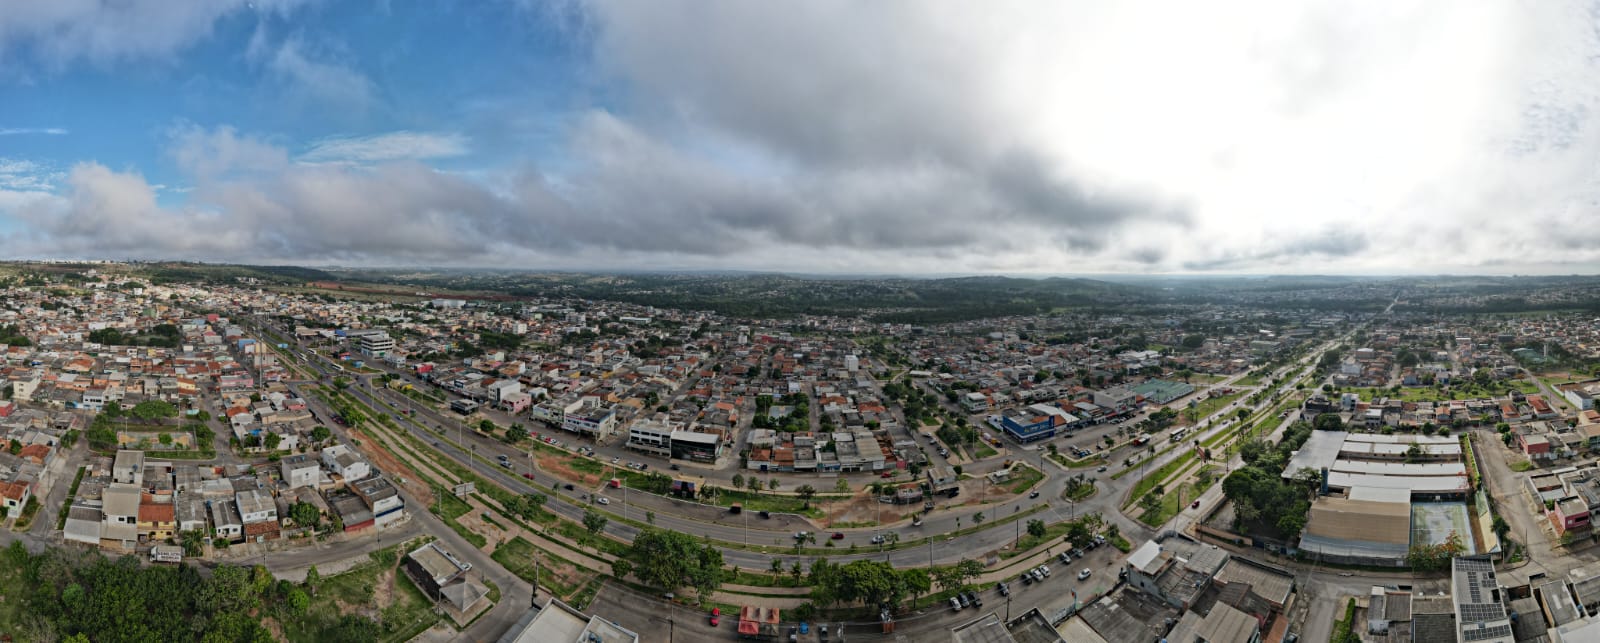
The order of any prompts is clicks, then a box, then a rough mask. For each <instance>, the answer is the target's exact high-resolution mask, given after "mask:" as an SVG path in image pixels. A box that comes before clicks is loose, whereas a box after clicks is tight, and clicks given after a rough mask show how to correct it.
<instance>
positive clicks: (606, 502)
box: [594, 496, 611, 505]
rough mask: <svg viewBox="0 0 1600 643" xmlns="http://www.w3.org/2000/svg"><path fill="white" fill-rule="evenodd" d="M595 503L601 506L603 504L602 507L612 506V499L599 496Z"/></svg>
mask: <svg viewBox="0 0 1600 643" xmlns="http://www.w3.org/2000/svg"><path fill="white" fill-rule="evenodd" d="M594 501H595V502H598V503H600V504H602V505H609V504H611V499H610V498H606V497H604V496H597V497H596V498H595V499H594Z"/></svg>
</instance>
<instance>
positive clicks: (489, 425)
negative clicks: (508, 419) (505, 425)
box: [478, 420, 494, 433]
mask: <svg viewBox="0 0 1600 643" xmlns="http://www.w3.org/2000/svg"><path fill="white" fill-rule="evenodd" d="M478 430H479V431H482V432H484V433H494V420H479V421H478Z"/></svg>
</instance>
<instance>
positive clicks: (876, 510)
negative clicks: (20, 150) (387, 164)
mask: <svg viewBox="0 0 1600 643" xmlns="http://www.w3.org/2000/svg"><path fill="white" fill-rule="evenodd" d="M9 268H10V269H11V270H12V272H13V274H12V275H11V276H9V277H6V280H5V282H4V283H3V284H0V285H3V287H4V289H3V290H0V296H3V298H4V302H5V303H4V310H3V311H0V323H3V324H4V327H3V332H0V335H4V336H5V339H4V343H5V344H6V345H7V349H6V351H5V353H4V360H5V363H4V365H3V367H0V378H3V390H4V392H5V400H4V401H3V402H0V441H3V443H4V444H5V445H8V446H6V447H5V448H3V449H0V497H3V499H4V508H5V512H6V519H5V525H6V527H7V528H8V529H7V531H6V532H5V533H4V537H5V539H6V541H7V542H8V543H9V544H10V549H9V550H8V553H7V564H6V571H4V575H5V576H6V582H7V586H9V587H33V588H36V589H35V590H33V591H32V592H29V591H24V592H23V593H21V594H19V595H17V598H16V599H15V600H13V599H12V598H11V597H8V600H7V601H6V603H5V605H6V607H3V608H0V627H3V628H5V631H7V632H8V633H10V634H11V635H12V636H14V637H17V638H25V639H35V638H50V637H51V636H55V635H58V634H59V635H61V636H62V637H63V638H66V635H67V634H71V635H74V636H76V635H84V636H87V637H88V638H89V639H91V640H92V639H98V638H105V637H113V638H114V637H116V636H119V634H118V631H117V630H116V629H114V628H115V627H116V626H115V625H113V624H112V623H111V622H110V621H106V620H104V619H105V618H106V616H105V614H103V613H101V612H103V611H104V610H114V609H121V608H118V607H115V606H116V605H122V606H128V605H131V603H128V602H127V601H133V600H149V598H145V599H139V598H138V597H137V594H138V590H137V589H136V588H137V587H138V586H141V585H142V584H145V583H151V582H166V583H168V584H169V585H172V587H170V588H168V589H167V590H164V591H167V592H170V593H172V594H173V597H171V600H172V601H175V605H181V606H184V607H181V608H177V609H179V612H184V611H194V612H196V613H204V612H206V611H207V610H212V609H215V608H216V607H217V606H218V605H220V604H219V603H217V601H219V600H221V601H225V603H224V604H229V605H234V606H235V608H239V607H240V606H246V608H247V609H248V610H250V611H251V613H252V614H254V615H255V617H256V618H251V619H246V620H240V619H237V618H233V619H226V618H220V617H219V618H214V619H211V620H208V621H205V624H204V625H203V629H204V631H206V632H208V633H215V634H217V635H219V636H224V637H243V638H249V637H254V636H265V637H268V638H279V639H288V640H371V639H379V640H397V641H398V640H451V639H454V638H462V637H464V638H468V639H472V640H495V639H499V640H503V641H549V640H568V639H569V638H570V639H571V640H601V641H633V640H665V639H660V638H659V637H660V635H661V634H662V632H663V631H664V632H665V634H666V638H671V637H672V636H675V635H676V636H684V637H686V640H688V639H689V638H692V639H693V640H733V639H736V638H750V639H768V640H797V641H798V640H807V641H810V640H838V639H840V638H842V637H844V636H850V637H852V638H863V637H873V638H876V637H880V636H885V635H888V636H894V637H899V636H913V635H914V636H929V635H931V636H934V637H936V638H938V637H945V638H950V639H951V640H955V641H992V640H1026V641H1034V640H1066V641H1111V642H1121V641H1141V640H1143V641H1155V640H1162V639H1164V640H1176V641H1237V642H1240V643H1250V642H1254V641H1290V640H1298V639H1301V638H1303V639H1305V640H1324V639H1331V640H1336V641H1351V640H1371V641H1387V640H1393V641H1402V640H1418V641H1431V640H1473V641H1528V640H1541V637H1542V640H1548V641H1581V640H1592V638H1591V637H1593V636H1595V635H1596V633H1597V632H1600V624H1597V623H1600V617H1597V616H1596V614H1597V611H1596V610H1600V594H1596V593H1595V587H1597V586H1600V564H1597V557H1596V555H1595V554H1596V551H1597V550H1595V548H1594V545H1595V544H1596V542H1597V540H1600V539H1597V536H1596V534H1597V532H1594V529H1593V525H1592V522H1593V521H1592V517H1593V516H1594V515H1595V512H1600V469H1596V465H1595V461H1594V459H1593V457H1592V456H1591V455H1590V454H1591V453H1592V452H1593V450H1595V449H1596V448H1600V409H1596V408H1594V407H1595V405H1594V398H1595V397H1596V396H1597V395H1600V378H1595V377H1594V375H1595V374H1596V370H1595V369H1596V366H1597V365H1600V326H1597V325H1596V324H1595V322H1594V319H1593V314H1592V313H1586V312H1585V308H1584V304H1581V303H1580V304H1576V305H1574V306H1573V308H1574V309H1573V310H1562V308H1565V306H1564V305H1559V304H1546V303H1541V302H1539V301H1538V300H1539V299H1546V298H1550V299H1555V298H1562V297H1567V298H1571V297H1581V296H1583V295H1581V294H1579V293H1580V291H1581V292H1588V291H1589V289H1592V288H1594V286H1593V285H1591V284H1583V283H1579V284H1563V283H1552V284H1532V285H1528V286H1527V290H1528V292H1525V293H1520V294H1519V296H1518V299H1517V301H1518V302H1521V304H1520V305H1522V306H1526V307H1529V310H1527V311H1525V312H1517V311H1511V312H1507V311H1502V310H1494V308H1495V306H1496V305H1497V304H1503V303H1504V302H1503V300H1499V299H1494V298H1490V299H1487V300H1483V301H1478V302H1475V304H1476V305H1479V306H1483V307H1485V308H1488V309H1490V310H1492V312H1470V311H1467V310H1463V309H1462V308H1463V307H1464V306H1469V305H1472V304H1469V303H1467V302H1463V301H1461V300H1460V295H1458V294H1456V293H1455V292H1453V291H1452V290H1451V289H1450V288H1433V289H1429V290H1419V289H1417V286H1416V284H1410V283H1404V282H1396V283H1383V282H1380V281H1373V280H1350V281H1349V282H1348V283H1344V284H1338V285H1330V284H1315V285H1305V284H1301V285H1299V287H1296V285H1295V284H1283V285H1282V286H1281V287H1279V288H1277V289H1272V290H1267V289H1260V288H1257V287H1256V286H1255V285H1252V284H1244V285H1232V286H1227V287H1219V288H1216V289H1215V290H1213V291H1211V292H1209V293H1206V294H1205V296H1206V297H1208V298H1209V300H1210V303H1206V304H1203V305H1201V304H1197V303H1196V302H1195V301H1194V300H1193V298H1195V297H1199V296H1201V295H1198V294H1194V293H1189V294H1183V295H1161V294H1155V295H1152V294H1150V293H1158V292H1159V291H1158V290H1155V289H1146V291H1144V292H1142V293H1134V294H1132V295H1127V296H1133V297H1138V298H1140V303H1139V304H1137V305H1130V306H1128V307H1126V308H1127V310H1117V309H1107V310H1094V309H1092V308H1078V309H1064V310H1059V311H1052V312H1040V313H1034V314H1019V315H1005V316H997V317H975V318H966V319H959V320H951V321H940V322H936V323H914V322H911V321H875V320H874V317H876V316H879V315H882V314H884V311H882V310H864V311H862V312H860V313H858V314H833V315H809V314H799V315H781V316H776V317H757V316H749V315H742V316H741V315H736V314H729V313H726V312H719V311H718V310H716V309H715V307H714V306H713V307H712V308H711V309H707V310H690V309H685V308H674V307H669V306H665V305H656V304H645V303H633V302H627V301H618V300H612V299H599V298H586V297H582V298H580V297H573V296H569V295H565V294H562V293H563V290H564V289H562V288H551V289H550V290H551V292H550V293H549V294H548V295H536V294H532V293H527V292H522V293H520V294H517V295H513V296H506V295H504V294H492V292H491V291H474V290H472V289H469V288H454V289H447V288H439V287H438V286H437V285H433V284H416V285H398V284H388V283H384V282H381V281H376V280H373V281H366V282H362V281H355V280H352V279H343V278H339V277H337V276H334V275H329V274H319V275H315V276H313V278H309V279H308V278H303V277H301V276H298V275H294V274H288V275H286V274H283V273H275V272H272V271H263V270H244V269H230V270H224V269H222V267H218V268H217V269H212V270H207V269H206V267H193V266H190V267H187V268H185V269H184V270H183V271H177V270H174V269H172V268H171V267H170V266H161V265H145V264H118V263H92V264H17V265H13V266H9ZM175 273H176V274H175ZM369 278H370V277H369ZM730 279H732V280H733V282H734V283H735V284H737V283H738V281H739V280H738V278H730ZM1544 306H1549V307H1550V308H1549V309H1544V308H1543V307H1544ZM892 314H899V313H892ZM961 316H963V317H966V316H967V315H965V314H963V315H961ZM102 556H103V557H105V558H100V557H102ZM108 559H109V560H108ZM118 560H120V561H128V562H110V561H118ZM96 561H101V562H96ZM106 565H122V566H123V567H117V568H115V569H121V570H123V571H121V572H117V573H112V570H113V568H111V567H106ZM62 568H66V569H69V570H74V571H68V572H65V573H63V572H61V571H49V570H51V569H56V570H60V569H62ZM174 570H176V571H174ZM183 570H190V571H183ZM193 570H199V571H200V574H199V575H198V576H196V575H194V574H193ZM174 573H177V574H178V575H177V576H176V577H173V578H175V579H178V580H169V581H155V580H153V579H154V578H155V576H151V577H150V578H145V576H149V575H160V576H163V577H165V576H172V575H173V574H174ZM118 574H121V575H120V576H119V575H118ZM130 574H132V576H129V575H130ZM252 579H254V580H252ZM223 583H234V585H226V586H225V585H223ZM1034 585H1039V586H1041V587H1039V588H1034V587H1032V586H1034ZM74 588H76V589H74ZM81 592H96V593H98V594H97V595H99V594H103V595H105V596H109V597H112V598H107V599H106V600H108V601H113V602H111V603H105V604H95V605H86V604H83V603H81V602H74V601H76V600H78V599H72V598H69V597H71V596H77V595H78V593H81ZM219 593H227V594H229V595H228V596H226V597H221V598H219V597H218V596H217V595H218V594H219ZM326 598H332V600H331V601H327V600H325V599H326ZM118 601H120V602H118ZM986 601H987V602H988V603H989V607H987V608H985V607H984V603H985V602H986ZM47 613H48V614H62V615H64V616H65V617H66V618H65V620H63V619H61V618H57V619H51V620H48V621H47V620H45V617H43V616H41V615H42V614H47ZM152 618H154V617H152ZM140 627H145V628H149V631H151V632H154V633H156V635H161V636H177V637H179V638H181V637H182V636H183V635H180V634H176V632H178V631H180V630H184V628H187V627H189V626H188V625H186V624H185V623H184V622H183V621H182V620H181V619H179V620H166V621H159V622H158V621H155V620H152V621H150V622H147V623H142V624H141V625H140ZM108 628H112V629H108ZM162 628H167V629H162ZM680 629H681V630H683V633H681V634H680V633H677V630H680ZM163 632H165V634H162V633H163ZM330 633H332V634H330ZM574 633H578V634H574ZM584 633H588V634H584ZM589 634H593V635H594V636H595V637H597V638H594V639H579V638H571V636H580V635H581V636H588V635H589ZM569 635H570V636H569ZM828 637H832V638H828ZM996 637H1002V638H996ZM1003 637H1011V638H1010V639H1005V638H1003ZM1051 637H1054V638H1051Z"/></svg>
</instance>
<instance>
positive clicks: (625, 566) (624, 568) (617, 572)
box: [611, 558, 633, 580]
mask: <svg viewBox="0 0 1600 643" xmlns="http://www.w3.org/2000/svg"><path fill="white" fill-rule="evenodd" d="M632 573H633V562H632V561H629V560H628V559H626V558H617V559H615V560H612V561H611V575H612V576H615V577H617V579H618V580H621V579H625V578H627V577H628V575H629V574H632Z"/></svg>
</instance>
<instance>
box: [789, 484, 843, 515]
mask: <svg viewBox="0 0 1600 643" xmlns="http://www.w3.org/2000/svg"><path fill="white" fill-rule="evenodd" d="M840 482H844V481H843V480H840ZM794 494H795V495H796V496H799V497H800V501H801V502H804V503H805V508H806V509H810V508H811V498H813V497H815V496H816V495H817V490H816V488H815V487H812V486H811V485H809V484H803V485H800V486H799V487H797V488H796V489H795V490H794Z"/></svg>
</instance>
